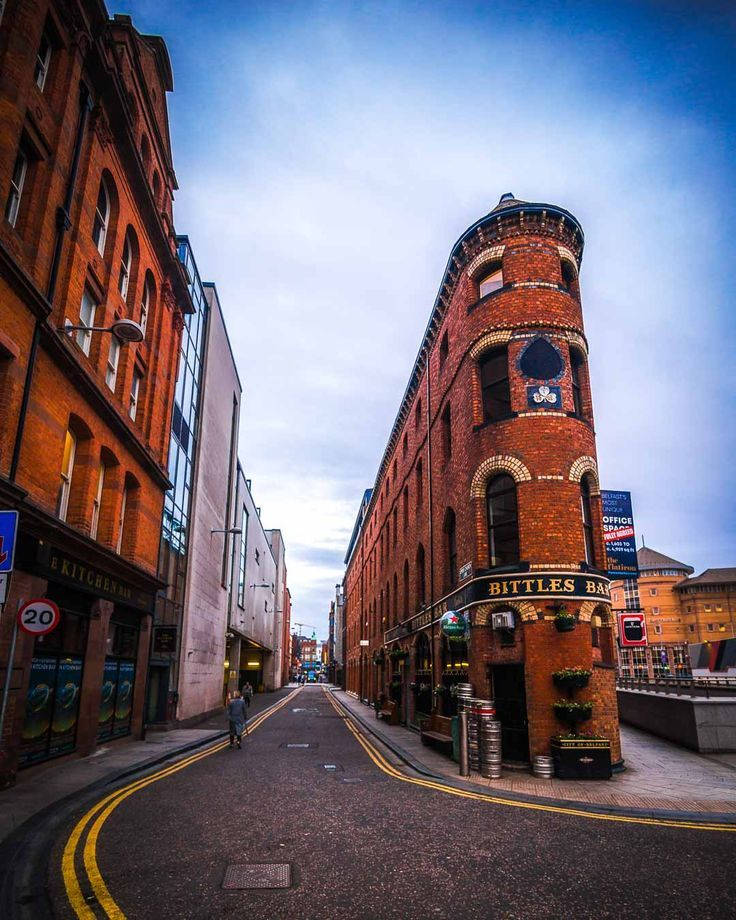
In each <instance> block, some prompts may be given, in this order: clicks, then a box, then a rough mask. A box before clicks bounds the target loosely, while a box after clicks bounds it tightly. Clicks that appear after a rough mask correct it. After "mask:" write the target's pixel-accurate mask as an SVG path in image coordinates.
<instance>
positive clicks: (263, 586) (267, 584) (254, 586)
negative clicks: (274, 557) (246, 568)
mask: <svg viewBox="0 0 736 920" xmlns="http://www.w3.org/2000/svg"><path fill="white" fill-rule="evenodd" d="M248 587H249V588H270V587H271V582H270V581H264V582H263V584H261V585H248Z"/></svg>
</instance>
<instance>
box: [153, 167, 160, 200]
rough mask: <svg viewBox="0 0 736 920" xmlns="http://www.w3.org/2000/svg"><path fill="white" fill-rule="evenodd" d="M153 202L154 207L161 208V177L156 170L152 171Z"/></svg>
mask: <svg viewBox="0 0 736 920" xmlns="http://www.w3.org/2000/svg"><path fill="white" fill-rule="evenodd" d="M153 200H154V202H155V203H156V207H160V206H161V177H160V176H159V174H158V170H157V169H154V171H153Z"/></svg>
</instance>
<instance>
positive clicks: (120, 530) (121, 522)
mask: <svg viewBox="0 0 736 920" xmlns="http://www.w3.org/2000/svg"><path fill="white" fill-rule="evenodd" d="M127 504H128V490H127V489H123V500H122V501H121V503H120V516H119V518H118V542H117V545H116V547H115V551H116V552H117V553H120V552H121V550H122V548H123V530H124V528H125V509H126V505H127Z"/></svg>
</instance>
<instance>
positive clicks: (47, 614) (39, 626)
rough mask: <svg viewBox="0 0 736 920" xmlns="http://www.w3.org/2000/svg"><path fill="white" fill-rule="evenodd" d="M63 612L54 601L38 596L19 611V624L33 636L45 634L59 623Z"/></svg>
mask: <svg viewBox="0 0 736 920" xmlns="http://www.w3.org/2000/svg"><path fill="white" fill-rule="evenodd" d="M60 619H61V614H60V613H59V608H58V607H57V606H56V604H55V603H54V602H53V601H50V600H47V599H46V598H45V597H38V598H36V599H35V600H33V601H28V602H27V603H25V604H23V606H22V607H21V608H20V610H19V611H18V626H20V628H21V629H22V630H24V631H25V632H27V633H30V634H31V635H32V636H45V635H46V633H50V632H51V631H52V630H53V629H56V627H57V626H58V625H59V620H60Z"/></svg>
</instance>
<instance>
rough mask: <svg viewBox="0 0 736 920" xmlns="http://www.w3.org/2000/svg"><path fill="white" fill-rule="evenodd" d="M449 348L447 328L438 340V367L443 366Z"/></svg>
mask: <svg viewBox="0 0 736 920" xmlns="http://www.w3.org/2000/svg"><path fill="white" fill-rule="evenodd" d="M449 349H450V346H449V343H448V340H447V330H446V329H445V331H444V333H443V334H442V339H441V340H440V367H443V366H444V363H445V361H447V355H448V352H449Z"/></svg>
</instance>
